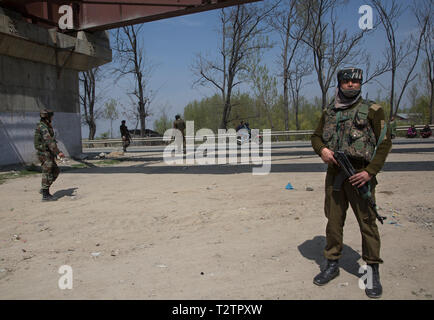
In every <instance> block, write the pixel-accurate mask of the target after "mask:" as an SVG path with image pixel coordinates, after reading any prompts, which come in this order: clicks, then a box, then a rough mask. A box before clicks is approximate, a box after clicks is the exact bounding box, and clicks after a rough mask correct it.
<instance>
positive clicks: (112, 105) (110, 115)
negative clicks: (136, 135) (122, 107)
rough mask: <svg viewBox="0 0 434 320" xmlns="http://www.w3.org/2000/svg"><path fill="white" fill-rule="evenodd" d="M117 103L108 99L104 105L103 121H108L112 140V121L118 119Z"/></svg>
mask: <svg viewBox="0 0 434 320" xmlns="http://www.w3.org/2000/svg"><path fill="white" fill-rule="evenodd" d="M117 105H118V103H117V101H116V100H115V99H110V100H109V101H107V102H106V103H105V104H104V112H103V117H104V119H107V120H110V138H113V121H114V120H117V119H119V112H118V111H117V110H116V109H117Z"/></svg>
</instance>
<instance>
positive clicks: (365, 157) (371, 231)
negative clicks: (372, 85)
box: [311, 68, 392, 298]
mask: <svg viewBox="0 0 434 320" xmlns="http://www.w3.org/2000/svg"><path fill="white" fill-rule="evenodd" d="M362 80H363V76H362V70H360V69H356V68H349V69H344V70H341V71H339V72H338V87H337V88H336V95H335V99H334V101H333V102H332V103H331V104H330V105H329V106H328V107H327V108H326V109H324V111H323V114H322V117H321V120H320V122H319V124H318V127H317V129H316V130H315V132H314V134H313V135H312V137H311V142H312V147H313V149H314V150H315V152H316V153H317V154H318V155H319V156H320V157H321V159H322V160H323V161H324V162H325V163H327V164H328V169H327V176H326V181H325V204H324V211H325V216H326V218H327V220H328V222H327V227H326V239H327V244H326V247H325V250H324V255H325V257H326V258H327V266H326V268H325V270H323V271H322V272H321V273H320V274H318V275H317V276H316V277H315V278H314V280H313V282H314V284H316V285H319V286H322V285H325V284H327V283H328V282H329V281H330V280H332V279H334V278H336V277H337V276H338V275H339V266H338V261H339V258H340V257H341V256H342V249H343V227H344V224H345V217H346V212H347V209H348V204H351V207H352V209H353V211H354V214H355V216H356V218H357V222H358V224H359V228H360V232H361V234H362V259H363V260H364V261H365V262H366V263H367V264H368V266H370V267H371V270H372V287H366V289H365V292H366V295H367V296H368V297H370V298H379V297H381V294H382V286H381V283H380V275H379V264H380V263H383V260H382V259H381V258H380V234H379V232H378V228H377V225H376V215H375V212H374V211H373V210H372V209H371V208H370V207H369V205H368V203H367V202H366V200H365V199H362V198H361V197H360V196H359V195H358V193H357V189H356V188H355V187H361V186H363V185H365V184H367V185H368V187H369V189H370V191H371V194H372V197H373V198H374V197H375V195H374V192H375V186H376V184H377V180H376V175H377V174H378V172H379V171H380V170H381V168H382V167H383V165H384V162H385V161H386V157H387V155H388V153H389V152H390V150H391V148H392V142H391V139H390V130H389V129H388V127H387V126H386V124H385V116H384V110H383V109H382V107H381V106H379V105H377V104H375V103H374V102H373V101H367V100H364V99H362V95H361V86H362ZM336 151H344V152H345V153H346V154H347V156H348V158H349V160H350V162H351V164H352V165H353V167H354V168H355V170H356V171H357V173H356V174H355V175H354V176H352V177H350V178H349V179H348V180H347V181H345V182H344V183H343V187H342V189H341V190H340V191H334V190H333V182H334V179H335V177H336V176H337V174H338V173H339V167H338V165H337V162H336V160H335V159H334V157H333V155H334V152H336ZM374 199H375V198H374Z"/></svg>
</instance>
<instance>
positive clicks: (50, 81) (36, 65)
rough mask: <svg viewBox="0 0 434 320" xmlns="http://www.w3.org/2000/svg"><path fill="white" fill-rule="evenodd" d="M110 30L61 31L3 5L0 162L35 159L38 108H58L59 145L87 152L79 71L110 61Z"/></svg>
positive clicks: (73, 153)
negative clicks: (82, 137) (66, 32)
mask: <svg viewBox="0 0 434 320" xmlns="http://www.w3.org/2000/svg"><path fill="white" fill-rule="evenodd" d="M111 57H112V56H111V49H110V43H109V39H108V35H107V34H106V33H105V32H100V33H98V34H89V33H85V32H74V33H71V34H65V33H59V32H57V31H56V30H55V29H52V30H48V29H45V28H43V27H40V26H36V25H34V24H30V23H27V22H25V21H24V20H23V19H22V18H21V16H20V15H18V14H16V13H14V12H13V11H9V10H6V9H2V8H0V141H1V143H0V166H3V165H12V164H18V163H21V164H25V163H32V162H36V161H37V159H36V155H35V150H34V147H33V134H34V130H35V127H36V124H37V122H38V121H39V111H40V110H41V109H44V108H49V109H52V110H53V111H54V113H55V114H54V118H53V125H54V128H55V132H56V139H57V141H58V143H59V147H60V149H61V150H62V151H64V152H65V154H66V155H67V156H70V157H74V156H78V155H80V154H81V152H82V146H81V121H80V103H79V83H78V72H79V71H85V70H89V69H91V68H93V67H96V66H99V65H102V64H105V63H108V62H110V61H111Z"/></svg>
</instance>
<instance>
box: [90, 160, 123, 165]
mask: <svg viewBox="0 0 434 320" xmlns="http://www.w3.org/2000/svg"><path fill="white" fill-rule="evenodd" d="M119 163H121V161H120V160H115V159H108V160H101V161H97V162H95V164H99V165H113V164H119Z"/></svg>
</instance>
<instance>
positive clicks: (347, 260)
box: [298, 236, 361, 279]
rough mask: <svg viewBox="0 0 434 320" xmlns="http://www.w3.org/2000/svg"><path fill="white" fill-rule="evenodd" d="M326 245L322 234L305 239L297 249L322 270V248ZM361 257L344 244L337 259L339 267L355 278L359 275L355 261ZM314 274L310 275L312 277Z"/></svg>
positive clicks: (323, 264) (324, 262) (323, 265)
mask: <svg viewBox="0 0 434 320" xmlns="http://www.w3.org/2000/svg"><path fill="white" fill-rule="evenodd" d="M325 246H326V238H325V237H324V236H316V237H314V238H313V239H312V240H306V241H305V242H303V243H302V244H301V245H299V246H298V251H300V253H301V255H302V256H303V257H305V258H306V259H309V260H313V261H315V263H316V264H317V265H318V266H319V267H320V271H323V270H324V268H325V266H326V264H327V260H326V258H325V257H324V248H325ZM360 258H361V256H360V254H359V253H358V252H357V251H355V250H353V249H352V248H351V247H349V246H347V245H345V244H344V248H343V251H342V258H341V259H340V260H339V267H340V268H342V269H344V270H345V271H346V272H348V273H350V274H352V275H355V276H356V277H357V278H359V277H360V276H361V274H360V273H359V268H360V265H359V263H358V262H357V261H358V260H359V259H360ZM314 276H316V274H314V275H312V279H313V277H314Z"/></svg>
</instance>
